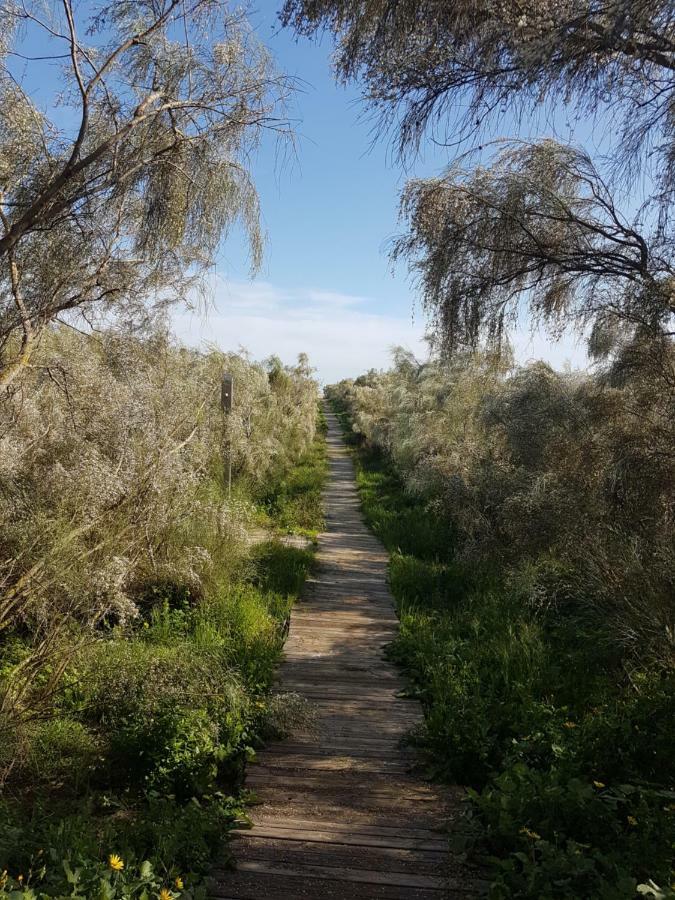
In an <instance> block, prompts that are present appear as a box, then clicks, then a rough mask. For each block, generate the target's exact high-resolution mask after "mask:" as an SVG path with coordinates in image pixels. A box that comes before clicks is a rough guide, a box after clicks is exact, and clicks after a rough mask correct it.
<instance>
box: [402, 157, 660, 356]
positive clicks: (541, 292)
mask: <svg viewBox="0 0 675 900" xmlns="http://www.w3.org/2000/svg"><path fill="white" fill-rule="evenodd" d="M402 212H403V216H404V218H405V220H406V223H407V225H408V231H407V232H406V233H405V234H404V235H403V236H402V237H400V238H399V239H398V240H397V241H396V243H395V245H394V257H395V258H397V257H402V258H405V259H406V260H407V261H408V262H409V263H410V265H411V267H412V269H413V271H414V272H415V273H416V274H417V276H418V279H419V283H420V287H421V289H422V295H423V297H424V298H425V302H426V305H427V307H428V309H429V310H430V312H431V313H432V315H433V316H434V317H435V323H436V326H437V328H436V331H437V333H438V334H439V335H440V336H441V342H442V343H443V344H444V346H445V347H446V349H454V348H456V347H457V346H461V345H469V346H475V345H476V344H477V343H478V340H479V338H480V337H481V335H486V336H487V337H488V338H489V339H491V340H492V341H494V342H495V343H497V344H498V343H499V341H500V339H501V337H502V333H503V330H504V327H505V324H506V323H508V322H509V321H514V320H515V319H516V318H517V316H518V313H519V310H520V309H521V301H522V299H523V298H525V299H526V302H527V304H528V306H529V310H530V313H531V315H532V317H533V318H534V319H535V320H539V321H542V322H544V323H545V324H547V325H550V326H553V327H554V328H555V327H556V326H560V325H564V323H565V322H566V321H569V320H570V319H571V320H573V321H575V322H577V323H580V324H581V325H591V326H600V327H602V326H607V325H609V324H610V323H612V324H614V325H616V324H622V325H625V326H628V327H629V328H630V329H636V328H637V329H640V330H641V331H643V332H650V333H652V334H661V333H663V332H664V331H665V332H669V329H670V328H671V320H672V316H673V313H674V312H675V260H674V259H673V242H672V240H671V239H669V238H668V236H667V235H666V234H664V233H662V232H660V231H659V230H658V229H656V230H655V233H654V234H653V235H651V237H650V238H649V239H647V238H645V237H643V235H642V234H640V232H639V231H638V230H637V229H636V227H635V225H634V224H632V223H631V222H630V221H628V220H627V219H626V218H625V217H624V216H623V215H622V214H621V212H620V211H619V210H618V209H617V208H616V205H615V203H614V200H613V198H612V194H611V192H610V191H609V190H608V188H607V186H606V185H605V183H604V182H603V180H602V178H601V176H600V175H599V173H598V172H597V170H596V168H595V166H594V164H593V161H592V160H591V158H590V157H589V156H588V155H587V154H585V153H583V152H581V151H579V150H576V149H574V148H571V147H563V146H561V145H560V144H558V143H557V142H555V141H552V140H544V141H541V142H539V143H536V144H530V143H520V142H509V143H507V144H506V145H505V146H503V147H502V149H501V151H500V152H499V154H498V155H497V156H496V158H495V159H493V161H492V163H491V165H489V166H487V167H479V168H476V169H470V170H468V171H466V170H465V169H463V168H462V166H461V165H460V164H457V165H455V166H453V167H451V168H450V169H449V171H448V172H447V173H446V174H445V175H443V176H442V177H440V178H436V179H422V180H416V181H411V182H409V183H408V185H407V187H406V190H405V192H404V195H403V199H402ZM671 333H672V332H671Z"/></svg>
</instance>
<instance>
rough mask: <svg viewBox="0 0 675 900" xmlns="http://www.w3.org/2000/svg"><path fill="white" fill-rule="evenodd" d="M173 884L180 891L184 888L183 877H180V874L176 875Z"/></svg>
mask: <svg viewBox="0 0 675 900" xmlns="http://www.w3.org/2000/svg"><path fill="white" fill-rule="evenodd" d="M174 884H175V885H176V888H177V889H178V890H179V891H182V890H183V888H184V886H185V885H184V884H183V879H182V878H181V877H180V875H179V876H178V878H176V880H175V881H174Z"/></svg>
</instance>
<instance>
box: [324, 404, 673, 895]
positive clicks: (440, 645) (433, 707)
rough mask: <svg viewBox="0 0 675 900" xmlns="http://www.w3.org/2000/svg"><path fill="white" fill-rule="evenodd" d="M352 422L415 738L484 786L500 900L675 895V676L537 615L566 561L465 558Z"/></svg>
mask: <svg viewBox="0 0 675 900" xmlns="http://www.w3.org/2000/svg"><path fill="white" fill-rule="evenodd" d="M338 414H339V417H340V419H341V422H342V425H343V428H344V429H345V431H346V434H347V435H348V436H349V443H350V444H351V446H352V447H353V448H354V455H355V462H356V466H357V473H358V484H359V489H360V495H361V500H362V503H363V509H364V514H365V517H366V520H367V521H368V523H369V524H370V526H371V527H372V529H373V530H374V532H375V533H376V534H377V535H378V536H379V537H380V538H381V539H382V541H383V543H384V544H385V546H386V547H387V549H388V550H389V551H390V554H391V559H390V569H389V574H390V583H391V587H392V591H393V594H394V596H395V599H396V603H397V611H398V614H399V617H400V621H401V627H400V632H399V636H398V638H397V639H396V641H395V642H394V643H393V644H392V645H391V647H390V648H389V652H390V655H391V657H392V658H393V659H394V660H396V662H397V663H398V664H399V665H401V666H402V667H403V669H404V670H405V671H406V673H407V674H408V676H409V678H410V680H411V682H412V686H413V689H414V691H415V693H416V694H417V696H418V697H419V698H420V700H421V702H422V705H423V709H424V726H423V728H421V729H420V730H419V731H418V732H417V733H416V734H415V735H414V736H413V739H414V740H415V742H416V743H417V744H418V745H419V747H420V749H421V750H422V751H423V753H424V755H425V757H426V759H427V762H428V766H429V769H430V771H431V773H432V774H433V775H434V776H436V777H437V778H439V779H442V780H446V781H449V782H454V783H460V784H465V785H468V786H470V803H469V805H468V808H467V820H468V821H467V826H468V828H465V829H464V831H467V830H468V831H469V833H470V834H471V835H472V837H471V839H470V840H469V842H468V846H469V848H470V849H471V850H472V852H473V853H474V854H476V855H478V856H479V857H481V858H482V859H483V861H484V862H485V863H486V864H487V866H488V867H489V870H490V872H491V887H490V896H491V897H493V898H507V897H522V898H531V900H545V898H552V900H553V898H566V900H572V898H580V897H584V898H585V897H587V898H605V900H615V898H633V897H635V896H637V893H636V892H637V887H638V884H642V885H647V884H648V883H649V882H650V879H651V880H653V883H655V884H657V885H660V886H661V888H662V890H663V893H662V894H658V893H657V892H656V889H655V893H654V894H653V896H664V897H665V896H675V893H672V892H670V888H669V885H670V884H671V881H672V880H673V875H672V872H671V868H670V867H671V862H672V857H673V841H674V840H675V804H674V803H673V801H675V793H673V786H674V783H675V771H674V768H675V767H674V754H673V752H672V748H673V746H675V701H674V699H673V697H674V695H675V692H674V691H673V688H674V687H675V685H674V684H673V679H672V677H668V676H667V675H665V674H663V673H659V672H651V673H650V672H649V671H648V669H647V667H645V670H644V672H642V673H641V672H639V670H638V671H636V672H634V673H633V677H632V680H628V679H626V677H625V671H624V670H623V669H622V668H621V667H620V665H619V663H620V660H619V659H617V656H616V653H615V652H613V651H612V650H611V649H609V648H608V647H607V644H606V643H605V642H604V641H603V640H602V636H601V635H600V634H598V633H597V631H596V630H595V629H594V627H593V626H590V625H589V624H588V623H587V622H586V621H585V620H584V618H583V617H580V616H579V615H577V614H575V613H574V612H573V611H572V610H567V611H566V610H564V609H563V610H557V611H555V610H545V611H541V610H539V611H535V610H533V609H532V608H531V607H530V605H529V603H528V599H527V598H528V596H531V591H528V586H529V587H531V585H532V583H533V581H536V579H537V578H541V577H546V573H547V572H550V570H551V569H552V568H555V566H556V561H555V560H549V559H541V560H537V561H535V562H534V563H531V564H529V565H528V566H525V567H524V568H523V569H522V571H521V572H520V573H519V577H518V578H514V577H512V576H509V577H507V575H506V573H503V572H500V570H499V568H498V566H496V565H495V566H492V567H485V566H484V565H483V566H482V567H480V568H478V567H471V566H468V565H467V564H464V563H460V562H458V561H457V560H456V559H455V554H456V548H457V546H458V538H459V536H458V534H457V532H456V531H455V528H454V526H453V523H452V521H451V520H450V519H445V518H444V517H443V516H442V515H440V514H439V511H438V507H437V506H436V505H431V504H429V503H427V502H425V500H424V499H423V498H422V499H420V498H415V497H411V496H410V495H409V494H407V493H406V492H405V490H404V487H403V484H402V482H401V480H400V479H399V477H398V475H397V473H396V471H395V470H394V468H393V467H392V465H391V463H390V462H389V461H388V460H387V459H386V458H385V457H383V456H382V455H381V454H379V453H377V452H374V451H373V450H372V449H370V448H367V447H363V446H361V445H360V444H359V442H358V439H357V437H356V436H355V435H354V434H353V432H351V431H350V429H349V421H348V417H347V415H346V413H345V411H344V410H339V411H338ZM641 890H642V891H643V893H644V892H646V891H647V890H648V888H647V887H644V888H642V889H641Z"/></svg>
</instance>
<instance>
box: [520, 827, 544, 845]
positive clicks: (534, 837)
mask: <svg viewBox="0 0 675 900" xmlns="http://www.w3.org/2000/svg"><path fill="white" fill-rule="evenodd" d="M520 833H521V834H524V835H526V836H527V837H529V838H530V840H532V841H540V840H541V835H540V834H537V832H536V831H531V830H530V829H529V828H525V826H524V825H523V827H522V828H521V829H520Z"/></svg>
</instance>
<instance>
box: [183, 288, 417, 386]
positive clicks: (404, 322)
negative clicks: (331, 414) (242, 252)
mask: <svg viewBox="0 0 675 900" xmlns="http://www.w3.org/2000/svg"><path fill="white" fill-rule="evenodd" d="M372 305H373V301H371V300H368V299H367V298H365V297H357V296H353V295H350V294H341V293H339V292H336V291H328V290H317V289H311V288H306V289H305V288H303V289H299V290H297V291H291V290H288V289H285V288H278V287H276V286H275V285H272V284H269V283H267V282H253V283H241V282H232V283H226V282H224V281H223V280H222V279H220V278H218V279H217V280H216V282H215V285H214V296H213V304H212V309H211V311H210V312H209V313H208V315H207V316H201V315H198V314H190V313H176V314H174V316H173V323H174V329H175V331H176V333H177V335H178V337H179V338H180V339H181V340H183V341H185V342H186V343H188V344H191V345H193V346H194V345H200V344H202V343H206V342H208V343H214V344H217V345H218V346H220V347H221V348H222V349H224V350H236V349H238V348H239V347H245V348H246V349H247V350H249V351H250V352H251V353H252V355H253V356H254V357H256V358H258V359H262V358H265V357H267V356H270V355H272V354H275V355H277V356H279V357H281V359H282V360H283V361H284V362H288V363H292V362H295V361H296V359H297V357H298V354H299V353H307V354H308V356H309V358H310V361H311V363H312V365H314V366H316V368H317V370H318V375H319V377H320V378H321V380H322V381H324V382H325V383H330V382H333V381H337V380H339V379H340V378H347V377H355V376H356V375H359V374H361V373H362V372H365V371H367V370H368V369H371V368H376V369H379V368H386V367H387V366H388V364H389V361H390V352H391V348H392V347H394V346H397V345H402V346H405V347H409V348H410V349H411V350H413V351H414V352H415V353H416V354H417V355H418V356H425V355H426V345H425V344H424V341H423V335H424V328H423V327H422V325H421V324H416V323H413V322H412V320H411V319H409V318H397V317H395V316H388V315H380V314H378V313H375V312H369V311H368V310H367V307H368V306H372Z"/></svg>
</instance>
